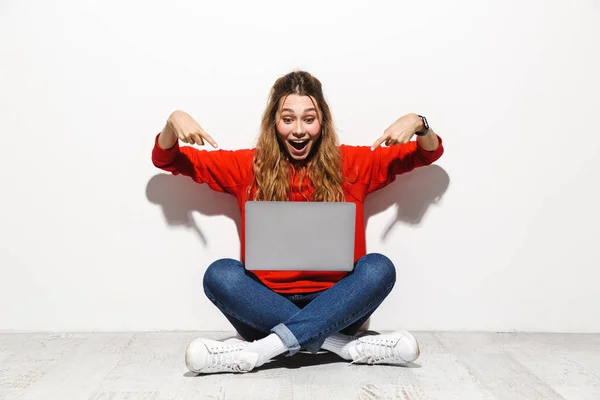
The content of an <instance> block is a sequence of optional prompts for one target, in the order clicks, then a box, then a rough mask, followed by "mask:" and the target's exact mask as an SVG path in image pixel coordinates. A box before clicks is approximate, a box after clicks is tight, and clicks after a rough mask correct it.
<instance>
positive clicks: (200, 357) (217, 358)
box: [185, 338, 258, 374]
mask: <svg viewBox="0 0 600 400" xmlns="http://www.w3.org/2000/svg"><path fill="white" fill-rule="evenodd" d="M247 345H248V343H247V342H241V341H230V342H219V341H217V340H210V339H202V338H200V339H196V340H194V341H193V342H192V343H190V345H189V346H188V348H187V350H186V351H185V365H186V366H187V367H188V369H189V370H190V371H192V372H194V373H197V374H213V373H216V372H248V371H251V370H252V369H253V368H254V366H255V365H256V362H257V361H258V354H256V353H251V352H244V351H243V350H244V349H245V348H246V346H247Z"/></svg>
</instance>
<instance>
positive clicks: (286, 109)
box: [281, 108, 317, 114]
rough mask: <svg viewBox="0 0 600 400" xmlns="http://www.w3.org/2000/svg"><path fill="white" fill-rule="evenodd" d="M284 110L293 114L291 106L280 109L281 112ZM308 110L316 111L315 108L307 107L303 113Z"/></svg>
mask: <svg viewBox="0 0 600 400" xmlns="http://www.w3.org/2000/svg"><path fill="white" fill-rule="evenodd" d="M286 111H287V112H291V113H292V114H294V110H292V109H291V108H284V109H283V110H281V112H282V113H284V112H286ZM309 111H317V110H315V109H314V108H307V109H306V110H304V114H306V113H307V112H309Z"/></svg>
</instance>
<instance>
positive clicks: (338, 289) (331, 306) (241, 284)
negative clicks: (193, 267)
mask: <svg viewBox="0 0 600 400" xmlns="http://www.w3.org/2000/svg"><path fill="white" fill-rule="evenodd" d="M395 282H396V269H395V267H394V265H393V264H392V262H391V261H390V260H389V259H388V258H387V257H386V256H383V255H381V254H375V253H372V254H367V255H365V256H364V257H361V258H360V259H359V260H358V261H357V262H356V264H355V266H354V270H353V271H352V272H351V273H350V274H348V275H346V276H345V277H344V278H342V279H341V280H340V281H339V282H336V284H335V285H333V286H332V287H331V288H329V289H326V290H323V291H320V292H316V293H305V294H279V293H275V292H274V291H272V290H271V289H269V288H268V287H267V286H265V285H264V284H263V283H262V282H260V281H259V279H258V278H257V277H256V276H255V275H254V274H252V273H251V272H249V271H246V269H245V268H244V265H243V264H242V263H241V262H239V261H237V260H233V259H228V258H226V259H222V260H218V261H215V262H214V263H212V264H211V265H210V266H209V267H208V269H207V270H206V273H205V274H204V292H205V293H206V296H207V297H208V298H209V299H210V301H212V302H213V303H214V304H215V305H216V306H217V308H219V310H221V312H222V313H223V314H224V315H225V317H227V319H228V320H229V321H230V322H231V324H232V325H233V326H234V328H235V329H236V330H237V331H238V332H239V334H240V335H241V336H242V337H243V338H244V339H246V340H248V341H253V340H258V339H261V338H263V337H265V336H267V335H268V334H270V333H271V332H273V333H275V334H277V335H278V336H279V337H280V338H281V340H282V342H283V343H284V344H285V345H286V347H287V348H288V351H289V353H288V354H287V355H293V354H295V353H297V352H298V351H299V350H301V349H306V350H309V351H311V352H313V353H316V352H317V351H319V349H320V348H321V345H322V344H323V342H324V341H325V339H326V338H327V337H328V336H331V335H332V334H334V333H336V332H341V333H343V334H347V335H354V334H355V333H356V332H357V331H358V329H359V328H360V327H361V326H362V325H363V323H364V322H365V321H366V320H367V319H368V318H369V316H370V315H371V314H372V313H373V311H375V309H376V308H377V307H379V305H380V304H381V303H382V302H383V300H384V299H385V298H386V296H387V295H388V294H389V293H390V292H391V291H392V288H393V287H394V283H395Z"/></svg>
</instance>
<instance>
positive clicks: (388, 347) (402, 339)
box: [349, 331, 421, 365]
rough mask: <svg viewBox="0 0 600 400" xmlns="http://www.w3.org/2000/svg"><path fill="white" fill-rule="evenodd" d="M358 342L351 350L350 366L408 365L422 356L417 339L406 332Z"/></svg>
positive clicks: (360, 339)
mask: <svg viewBox="0 0 600 400" xmlns="http://www.w3.org/2000/svg"><path fill="white" fill-rule="evenodd" d="M356 342H357V344H356V345H355V346H352V347H350V349H349V352H350V356H351V357H352V360H353V361H352V362H351V363H350V364H395V365H399V364H407V363H409V362H411V361H414V360H416V359H417V358H418V357H419V355H420V354H421V351H420V349H419V344H418V343H417V339H415V337H414V336H413V335H412V334H411V333H409V332H406V331H399V332H394V333H385V334H382V335H369V336H363V337H360V338H358V339H356Z"/></svg>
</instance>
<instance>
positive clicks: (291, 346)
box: [271, 324, 300, 356]
mask: <svg viewBox="0 0 600 400" xmlns="http://www.w3.org/2000/svg"><path fill="white" fill-rule="evenodd" d="M271 332H273V333H274V334H276V335H277V336H279V339H281V341H282V342H283V344H284V345H285V347H287V349H288V352H287V353H286V356H293V355H294V354H296V353H297V352H298V351H300V343H298V340H297V339H296V336H294V334H293V333H292V331H290V330H289V329H288V327H287V326H285V325H284V324H278V325H276V326H274V327H273V328H272V329H271Z"/></svg>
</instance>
